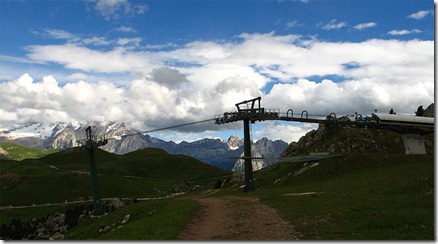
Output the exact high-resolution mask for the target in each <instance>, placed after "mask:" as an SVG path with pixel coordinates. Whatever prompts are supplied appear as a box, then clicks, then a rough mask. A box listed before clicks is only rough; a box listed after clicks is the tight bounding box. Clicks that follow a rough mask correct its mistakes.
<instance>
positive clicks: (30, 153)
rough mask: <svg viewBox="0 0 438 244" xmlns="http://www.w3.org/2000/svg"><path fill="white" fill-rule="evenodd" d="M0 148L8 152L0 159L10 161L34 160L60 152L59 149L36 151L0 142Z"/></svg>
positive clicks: (0, 156)
mask: <svg viewBox="0 0 438 244" xmlns="http://www.w3.org/2000/svg"><path fill="white" fill-rule="evenodd" d="M0 148H1V149H2V150H0V151H4V152H6V154H1V155H0V159H1V158H3V159H10V160H23V159H32V158H33V159H34V158H40V157H43V156H46V155H48V154H52V153H55V152H59V151H60V150H59V149H36V148H28V147H23V146H20V145H17V144H14V143H10V142H0Z"/></svg>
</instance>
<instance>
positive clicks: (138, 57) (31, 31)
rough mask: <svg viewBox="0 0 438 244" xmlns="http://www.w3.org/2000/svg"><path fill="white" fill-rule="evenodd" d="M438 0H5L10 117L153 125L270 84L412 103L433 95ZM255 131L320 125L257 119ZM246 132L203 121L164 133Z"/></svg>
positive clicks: (361, 101)
mask: <svg viewBox="0 0 438 244" xmlns="http://www.w3.org/2000/svg"><path fill="white" fill-rule="evenodd" d="M433 9H434V3H433V2H432V1H430V0H427V1H426V0H404V1H401V0H400V1H397V0H391V1H389V0H388V1H381V0H363V1H362V0H357V1H331V0H327V1H322V0H318V1H312V0H303V1H286V0H282V1H146V0H143V1H130V0H86V1H79V0H75V1H26V0H23V1H1V2H0V30H1V34H0V90H1V92H0V102H1V103H2V107H1V108H0V129H6V128H10V127H13V126H16V125H17V124H22V123H26V122H29V121H43V122H55V121H73V122H81V121H86V120H106V121H116V122H122V121H123V122H126V123H127V124H128V125H129V126H130V127H131V128H135V129H138V130H142V131H145V130H151V129H156V128H160V127H163V126H168V125H174V124H179V123H186V122H191V121H197V120H203V119H206V118H211V117H213V116H214V115H215V114H219V113H223V112H226V111H233V110H234V109H235V108H234V104H235V103H237V102H240V101H242V100H245V99H249V98H253V97H257V96H261V97H262V106H265V107H267V108H268V107H269V108H278V109H281V111H284V112H285V111H286V110H287V109H289V108H292V109H294V111H302V110H304V109H305V110H308V111H309V113H312V114H329V113H331V112H335V113H337V114H339V115H341V114H352V113H354V112H360V113H364V114H365V113H371V112H372V111H374V109H378V110H379V111H386V110H388V111H389V109H390V108H392V107H394V110H396V111H398V112H399V113H407V114H413V113H414V111H415V110H416V107H418V106H419V105H423V106H427V105H429V104H430V103H432V102H433V98H434V77H433V75H434V71H433V62H434V59H433V58H434V49H433V40H434V13H433ZM254 127H255V133H254V137H255V139H258V138H260V137H263V136H266V137H269V138H272V139H283V140H286V141H288V142H290V141H295V140H297V139H298V138H299V137H300V136H302V135H303V134H304V133H306V132H307V131H309V130H311V129H314V128H315V125H303V124H294V123H292V124H291V123H273V122H272V123H257V124H256V125H254ZM232 133H234V134H238V135H239V136H241V134H242V132H241V124H240V123H239V124H232V125H227V126H218V125H214V124H207V125H205V124H202V125H199V126H197V127H190V128H181V129H180V131H165V132H164V131H163V132H160V133H156V134H154V135H157V136H160V137H162V138H163V139H167V140H175V141H182V140H189V141H190V140H196V139H200V138H203V137H221V138H223V139H226V138H227V137H228V136H229V135H231V134H232Z"/></svg>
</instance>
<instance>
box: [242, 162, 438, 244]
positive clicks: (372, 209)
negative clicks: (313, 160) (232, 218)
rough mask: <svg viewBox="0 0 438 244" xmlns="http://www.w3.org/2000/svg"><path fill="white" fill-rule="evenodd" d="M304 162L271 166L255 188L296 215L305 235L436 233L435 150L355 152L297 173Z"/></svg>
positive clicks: (409, 236)
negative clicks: (420, 152) (427, 152)
mask: <svg viewBox="0 0 438 244" xmlns="http://www.w3.org/2000/svg"><path fill="white" fill-rule="evenodd" d="M302 166H303V163H294V164H287V163H286V164H283V165H279V166H277V167H273V168H271V169H269V168H268V169H265V170H267V171H271V172H270V173H266V174H265V173H264V172H263V171H262V172H260V173H258V174H257V175H256V177H257V186H258V189H259V191H257V192H255V193H251V194H254V195H255V196H257V197H259V198H260V199H261V200H262V201H263V202H265V203H267V204H268V205H270V206H272V207H274V208H276V209H277V210H278V211H279V212H280V213H281V214H282V215H283V217H285V218H286V219H288V220H290V221H291V222H292V223H293V224H294V225H295V226H296V228H297V230H298V231H300V232H301V233H302V238H303V239H309V240H433V239H434V238H435V233H434V230H435V226H434V216H435V212H434V160H433V155H400V154H392V155H381V154H377V153H376V154H349V155H344V156H341V157H335V158H331V159H327V160H324V161H321V162H320V163H319V165H318V166H316V167H312V168H310V169H309V170H308V171H306V172H304V173H302V174H301V175H298V176H293V175H291V172H295V171H296V170H298V169H299V168H301V167H302ZM278 179H280V180H279V181H278ZM276 180H277V184H269V183H270V182H271V183H272V182H275V181H276ZM297 193H308V194H301V195H300V194H297ZM311 193H314V194H311Z"/></svg>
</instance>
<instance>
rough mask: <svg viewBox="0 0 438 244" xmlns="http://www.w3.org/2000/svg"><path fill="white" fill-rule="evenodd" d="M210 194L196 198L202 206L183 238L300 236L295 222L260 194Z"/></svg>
mask: <svg viewBox="0 0 438 244" xmlns="http://www.w3.org/2000/svg"><path fill="white" fill-rule="evenodd" d="M204 194H205V193H204ZM210 194H212V193H211V192H210ZM206 195H208V194H205V195H204V196H203V197H202V196H198V197H196V198H195V199H196V200H197V201H199V202H200V204H201V207H200V209H199V211H198V213H197V214H196V216H195V217H194V219H193V220H192V222H191V223H190V224H189V225H188V226H187V227H186V229H185V230H184V231H183V232H182V233H181V234H180V235H179V236H178V239H179V240H296V239H297V236H298V235H297V233H296V232H294V230H293V227H292V226H291V224H290V223H289V222H287V221H285V220H283V219H282V218H281V217H280V216H279V215H278V214H277V212H276V211H275V210H274V209H272V208H270V207H268V206H266V205H264V204H262V203H261V202H260V201H259V200H258V199H256V198H250V197H235V196H230V197H220V198H211V197H210V198H209V197H205V196H206Z"/></svg>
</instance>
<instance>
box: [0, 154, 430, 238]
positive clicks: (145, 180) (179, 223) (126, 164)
mask: <svg viewBox="0 0 438 244" xmlns="http://www.w3.org/2000/svg"><path fill="white" fill-rule="evenodd" d="M96 157H97V161H98V169H99V173H100V174H101V175H100V176H99V179H100V182H101V187H102V195H103V197H121V196H126V197H128V196H131V197H140V196H164V195H166V194H168V193H169V188H170V187H171V186H173V185H175V184H181V183H182V182H186V181H190V182H194V183H195V184H200V185H201V189H211V188H213V186H214V183H215V181H216V180H217V179H216V178H214V176H220V175H222V174H224V173H225V174H226V173H227V172H226V171H225V172H223V171H220V170H218V169H217V168H209V166H208V165H206V166H208V167H207V168H203V167H205V165H204V164H202V163H201V166H199V167H198V166H197V164H198V162H196V161H191V160H189V158H186V157H185V156H172V155H166V153H163V152H162V151H160V150H157V149H153V150H145V151H139V152H135V153H132V154H127V156H126V158H123V157H122V158H121V159H120V158H119V157H121V156H120V155H113V154H109V153H106V152H103V151H98V154H97V156H96ZM61 159H62V160H61ZM118 160H121V161H120V162H119V161H118ZM185 160H187V162H186V161H185ZM35 162H38V163H40V164H35ZM87 162H88V161H87V154H86V152H82V153H81V152H79V153H77V152H68V151H66V152H61V153H57V154H53V155H50V156H46V157H44V158H41V159H39V160H37V161H34V160H24V161H2V162H1V180H2V181H1V186H2V191H1V195H2V199H1V205H2V206H4V205H9V204H12V205H19V204H31V203H35V204H37V203H43V204H44V203H46V202H63V201H64V199H67V200H69V201H70V200H75V199H77V198H81V197H82V198H85V199H86V198H89V197H90V196H91V179H90V176H89V175H87V174H81V173H72V172H71V171H72V170H76V171H85V170H87V168H88V165H87ZM160 162H161V163H160ZM49 163H51V164H53V165H56V167H58V168H59V169H63V170H59V169H54V168H52V167H49V166H47V165H42V164H49ZM305 166H307V167H308V166H309V165H304V163H303V162H301V163H297V162H295V163H281V164H276V165H273V166H270V167H267V168H264V169H262V170H260V171H256V172H255V173H254V177H255V187H256V191H253V192H248V193H243V192H241V191H240V190H239V187H240V185H241V184H243V182H231V183H228V184H226V185H225V187H224V188H223V189H222V190H221V191H220V192H219V193H217V194H216V195H214V196H212V197H215V196H223V195H241V196H242V195H243V196H251V197H256V198H259V199H260V200H261V201H262V202H263V203H265V204H267V205H269V206H271V207H273V208H275V209H276V210H277V211H278V213H279V214H280V215H281V216H282V217H283V218H284V219H286V220H288V221H290V222H291V223H292V224H293V226H294V228H295V229H296V231H298V232H299V233H300V234H301V235H300V238H301V239H304V240H434V239H435V232H434V230H435V226H434V224H435V223H434V218H435V217H434V216H435V199H434V182H435V178H434V177H435V176H434V155H433V154H427V155H404V154H388V153H348V154H341V155H340V156H338V157H333V158H329V159H325V160H321V161H319V162H318V164H317V165H316V166H314V167H308V170H307V171H304V170H302V169H303V168H304V167H305ZM300 170H301V171H302V172H303V173H301V174H299V175H296V176H294V175H295V174H296V172H298V171H300ZM191 172H196V173H191ZM124 174H128V175H133V176H136V177H135V178H132V177H122V175H124ZM5 175H6V176H8V177H5ZM160 176H162V177H160ZM203 179H204V180H203ZM53 182H56V184H53ZM197 208H198V204H197V203H196V202H194V201H192V200H184V199H179V198H178V197H173V198H169V199H162V200H150V201H140V202H139V203H136V204H130V205H127V206H125V207H123V208H121V209H118V210H116V211H114V212H110V213H108V214H107V215H105V216H101V217H99V218H92V219H89V220H87V221H86V222H84V223H81V224H80V225H79V226H76V227H74V228H72V229H71V230H69V231H68V232H67V233H66V235H65V239H75V240H84V239H95V240H112V239H119V240H172V239H174V238H176V236H177V235H178V234H179V233H180V232H181V230H182V229H184V227H185V226H186V225H187V224H188V223H189V221H190V220H191V219H192V217H193V216H194V214H195V212H196V210H197ZM58 210H59V211H65V207H62V206H58V207H52V208H48V207H44V208H38V209H37V208H32V209H13V210H8V211H5V210H2V212H1V216H2V218H1V222H2V223H8V222H10V220H11V219H12V218H21V219H22V220H23V221H25V220H26V219H31V218H32V217H37V216H39V217H41V216H45V215H46V214H47V213H48V212H53V211H58ZM126 215H130V219H129V221H128V222H127V223H125V224H121V221H122V220H123V218H125V217H126ZM255 224H256V223H255ZM113 225H114V228H113V227H111V229H114V230H112V231H108V232H105V233H102V232H99V230H100V229H102V228H103V227H105V226H113ZM119 226H121V227H119Z"/></svg>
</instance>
